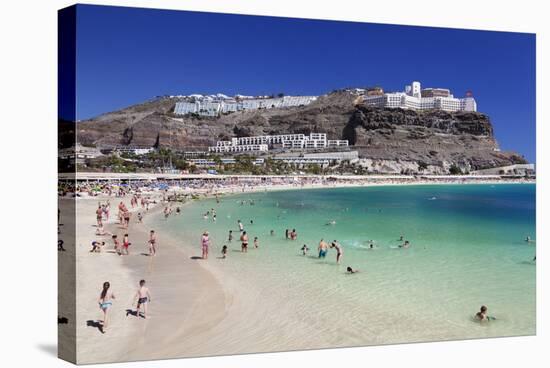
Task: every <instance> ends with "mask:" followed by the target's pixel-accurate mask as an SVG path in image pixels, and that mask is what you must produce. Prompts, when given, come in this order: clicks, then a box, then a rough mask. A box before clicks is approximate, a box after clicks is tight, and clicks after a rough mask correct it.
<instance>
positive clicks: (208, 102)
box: [174, 95, 317, 116]
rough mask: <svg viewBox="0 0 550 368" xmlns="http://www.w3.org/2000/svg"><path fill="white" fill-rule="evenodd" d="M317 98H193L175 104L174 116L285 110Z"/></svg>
mask: <svg viewBox="0 0 550 368" xmlns="http://www.w3.org/2000/svg"><path fill="white" fill-rule="evenodd" d="M197 96H198V95H197ZM316 99H317V96H283V97H277V98H239V99H233V98H229V97H227V98H219V99H218V100H213V99H211V98H210V97H208V96H207V97H202V96H200V97H196V96H195V97H193V100H194V101H182V102H177V103H176V106H175V107H174V114H176V115H186V114H198V115H201V116H219V115H220V114H225V113H231V112H237V111H244V110H259V109H272V108H285V107H294V106H305V105H309V104H310V103H312V102H313V101H315V100H316Z"/></svg>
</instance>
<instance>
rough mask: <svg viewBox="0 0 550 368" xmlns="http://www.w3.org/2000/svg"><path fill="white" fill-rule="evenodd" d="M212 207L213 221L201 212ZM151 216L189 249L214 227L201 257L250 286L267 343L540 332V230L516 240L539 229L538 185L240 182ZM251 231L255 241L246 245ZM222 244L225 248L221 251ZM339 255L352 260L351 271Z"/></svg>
mask: <svg viewBox="0 0 550 368" xmlns="http://www.w3.org/2000/svg"><path fill="white" fill-rule="evenodd" d="M251 200H252V201H253V202H254V204H253V205H252V204H250V201H251ZM242 201H244V204H243V202H242ZM211 208H214V209H215V210H216V213H217V221H216V222H214V221H212V219H211V218H208V219H204V218H203V214H204V213H205V212H206V211H208V210H210V209H211ZM238 219H240V220H241V221H242V222H243V224H244V225H245V230H246V231H247V232H248V233H249V237H250V246H249V251H248V253H247V254H242V253H240V242H239V241H238V237H239V231H238V226H237V220H238ZM251 219H252V220H253V221H254V223H253V224H252V225H251V224H250V220H251ZM332 220H333V221H335V224H334V225H327V223H328V222H329V221H332ZM154 226H155V227H156V228H157V229H158V232H159V234H160V236H161V237H162V235H163V234H164V235H169V236H171V237H173V238H175V239H182V240H185V241H182V242H181V246H183V247H186V250H187V251H188V253H189V254H192V255H197V256H198V255H200V235H201V233H202V231H204V230H208V231H209V232H210V237H211V240H212V247H211V256H210V259H209V260H208V261H206V262H208V265H209V266H211V267H214V268H216V270H217V273H218V275H221V277H222V278H223V277H227V278H231V279H233V280H236V282H237V284H238V285H240V287H242V288H243V289H246V290H247V291H250V292H251V293H254V295H255V296H256V298H257V299H256V300H258V305H257V308H255V310H256V311H257V310H260V311H263V316H264V317H263V319H262V322H261V323H258V324H256V325H253V326H251V327H249V328H258V329H265V330H280V331H279V334H277V337H273V342H272V345H269V346H274V350H276V349H277V347H280V348H282V349H286V348H289V347H290V348H291V347H292V346H294V345H293V344H292V341H296V340H301V341H302V344H296V346H297V347H302V348H303V346H308V347H312V348H315V347H321V346H338V345H340V346H343V345H366V344H379V343H398V342H414V341H433V340H446V339H461V338H476V337H491V336H511V335H529V334H534V333H535V332H536V330H535V325H536V323H535V271H536V266H535V262H534V261H532V259H533V257H534V255H535V247H536V242H531V243H527V242H525V240H524V239H525V237H526V236H528V235H529V236H531V238H533V239H534V240H536V239H535V185H528V184H525V185H524V184H522V185H433V186H432V185H419V186H384V187H363V188H340V189H314V190H292V191H279V192H266V193H254V194H240V195H235V196H226V197H222V198H221V202H220V203H216V201H215V200H213V199H211V200H201V201H196V202H194V203H192V204H190V205H188V206H185V207H184V211H183V214H182V215H180V216H171V217H170V218H169V219H168V220H164V219H158V220H157V221H156V222H155V223H154ZM293 228H295V229H296V231H297V232H298V239H297V240H296V241H291V240H287V239H285V229H290V230H292V229H293ZM230 229H232V230H233V233H234V240H233V242H231V243H229V242H228V241H227V234H228V230H230ZM270 230H274V232H275V235H274V236H271V235H270ZM400 235H403V237H404V239H406V240H409V241H410V243H411V247H410V248H409V249H399V248H397V246H398V245H399V244H401V243H402V242H400V241H399V240H398V239H399V237H400ZM255 236H257V237H258V238H259V242H260V247H259V249H254V248H253V245H252V243H253V239H254V237H255ZM321 238H324V239H325V240H326V241H328V242H330V241H332V240H334V239H336V240H338V241H339V242H340V243H341V244H342V245H343V248H344V255H343V260H342V262H341V264H340V265H337V264H336V262H335V260H336V251H335V250H329V253H328V256H327V258H326V259H324V260H323V259H319V258H317V245H318V243H319V240H320V239H321ZM369 240H373V241H374V244H375V249H374V250H372V249H368V248H369V247H368V243H369ZM223 244H227V245H228V246H229V248H230V250H229V254H228V258H227V259H225V260H220V259H218V258H217V257H219V256H220V251H221V247H222V245H223ZM303 244H307V246H308V247H309V248H310V251H309V254H308V255H307V256H303V255H301V251H300V248H301V247H302V245H303ZM200 262H203V261H200ZM347 266H351V267H353V268H354V269H359V270H360V272H359V273H357V274H353V275H347V274H346V273H345V270H346V267H347ZM482 304H485V305H487V306H488V307H489V314H490V315H492V316H495V317H496V318H497V320H496V321H493V322H490V323H489V324H487V325H484V326H481V325H480V324H479V323H475V322H473V320H472V316H473V315H474V314H475V313H476V312H477V311H478V310H479V307H480V306H481V305H482ZM254 326H256V327H254ZM264 332H265V331H264ZM281 336H282V337H281ZM281 339H283V340H285V341H286V342H285V343H283V342H281V341H280V340H281ZM304 339H305V342H304ZM308 339H311V340H308Z"/></svg>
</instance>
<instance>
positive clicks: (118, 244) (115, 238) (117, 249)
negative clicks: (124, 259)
mask: <svg viewBox="0 0 550 368" xmlns="http://www.w3.org/2000/svg"><path fill="white" fill-rule="evenodd" d="M112 238H113V244H114V247H115V252H116V254H118V255H119V256H121V255H122V250H121V249H120V242H119V241H118V239H117V236H116V234H115V235H113V236H112Z"/></svg>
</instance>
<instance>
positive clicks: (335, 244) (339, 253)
mask: <svg viewBox="0 0 550 368" xmlns="http://www.w3.org/2000/svg"><path fill="white" fill-rule="evenodd" d="M330 247H331V248H336V263H337V264H340V260H342V255H343V254H344V250H343V249H342V246H341V245H340V244H339V243H338V242H337V241H336V240H335V241H333V242H332V244H331V245H330Z"/></svg>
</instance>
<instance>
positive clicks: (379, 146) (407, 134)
mask: <svg viewBox="0 0 550 368" xmlns="http://www.w3.org/2000/svg"><path fill="white" fill-rule="evenodd" d="M177 101H178V100H177V99H173V98H161V99H158V100H154V101H149V102H146V103H143V104H140V105H135V106H131V107H128V108H126V109H122V110H120V111H116V112H112V113H107V114H104V115H101V116H99V117H97V118H94V119H90V120H87V121H82V122H79V123H78V124H77V132H78V140H79V142H80V143H82V144H84V145H91V144H93V145H96V146H104V145H139V146H160V147H172V148H174V149H182V150H201V149H205V148H206V147H207V146H209V145H213V144H215V142H216V141H217V140H220V139H228V138H231V137H239V136H250V135H264V134H283V133H304V134H309V133H310V132H322V133H327V136H328V138H329V139H348V140H349V141H350V144H351V145H352V146H353V147H352V148H353V149H357V150H358V151H359V155H360V158H361V159H360V160H359V164H364V165H371V166H372V165H386V166H388V165H389V166H388V167H393V169H392V170H390V171H391V172H393V171H399V170H400V169H401V170H402V169H404V168H411V169H414V167H416V168H418V167H419V166H421V167H422V168H424V167H427V168H428V169H427V170H428V171H429V172H434V173H438V172H441V173H443V172H446V171H448V168H449V167H450V166H451V165H457V166H460V167H461V168H463V169H465V170H474V169H480V168H487V167H496V166H504V165H509V164H513V163H523V162H525V160H524V159H523V158H522V157H521V156H520V155H519V154H517V153H514V152H499V151H498V150H497V148H498V144H497V142H496V141H495V138H494V136H493V126H492V124H491V122H490V120H489V117H488V116H486V115H484V114H481V113H472V112H456V113H450V112H445V111H439V110H437V111H436V110H432V111H422V112H418V111H412V110H401V109H378V108H370V107H367V106H364V105H363V104H361V103H360V101H359V99H358V97H357V96H356V95H354V94H352V93H349V92H345V91H344V92H334V93H331V94H328V95H325V96H321V97H320V98H319V99H318V100H317V101H315V102H313V103H311V104H310V105H307V106H302V107H294V108H284V109H267V110H257V111H245V112H237V113H232V114H227V115H223V116H220V117H217V118H208V117H192V116H185V117H181V116H175V115H173V113H172V111H173V108H174V105H175V103H176V102H177ZM392 163H393V166H392ZM411 165H412V166H411Z"/></svg>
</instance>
